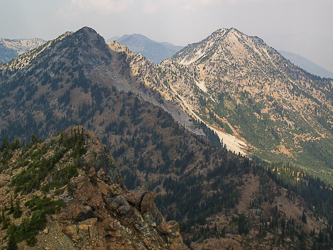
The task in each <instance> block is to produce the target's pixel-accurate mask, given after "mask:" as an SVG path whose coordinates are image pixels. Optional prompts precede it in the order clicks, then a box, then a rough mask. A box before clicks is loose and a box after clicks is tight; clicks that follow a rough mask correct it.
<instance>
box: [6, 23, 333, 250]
mask: <svg viewBox="0 0 333 250" xmlns="http://www.w3.org/2000/svg"><path fill="white" fill-rule="evenodd" d="M235 37H236V38H237V37H238V38H237V39H236V38H235ZM241 38H242V39H244V41H243V42H242V43H240V42H239V40H241ZM238 39H239V40H238ZM229 40H230V41H229ZM226 41H228V42H226ZM231 41H233V42H234V43H235V44H233V42H231ZM237 41H238V42H237ZM219 44H220V45H219ZM221 44H224V45H223V46H222V45H221ZM239 44H241V45H239ZM246 44H250V45H251V46H252V47H250V45H247V46H245V45H246ZM234 45H237V46H243V47H246V48H247V49H248V50H249V51H250V52H251V51H252V50H255V49H256V51H257V52H256V53H258V55H256V54H251V55H252V57H254V56H256V57H255V58H251V56H249V58H247V55H246V58H247V59H244V58H243V57H244V55H243V54H242V53H245V52H244V51H243V52H242V53H241V52H240V51H241V48H242V47H239V50H237V49H234V50H233V49H232V48H233V46H234ZM255 46H258V48H256V47H255ZM224 47H225V48H224ZM251 48H252V50H251ZM186 51H187V52H186ZM228 51H229V52H228ZM237 51H238V52H237ZM222 52H223V53H222ZM250 52H248V53H250ZM259 52H260V53H259ZM237 53H238V54H237ZM274 53H275V52H274V50H273V49H271V48H269V47H268V46H267V45H265V44H264V43H263V42H262V41H261V40H260V39H258V38H249V37H246V36H245V35H243V34H241V33H240V32H238V31H236V30H234V29H231V30H219V31H217V32H215V33H213V34H212V36H210V37H209V38H207V39H206V40H204V41H202V42H201V43H198V44H194V45H190V46H189V47H186V48H184V49H183V50H181V51H180V52H179V53H177V54H176V55H175V56H174V57H173V58H171V59H169V60H165V61H164V62H162V63H161V64H153V63H151V62H149V61H148V60H147V59H146V58H144V57H143V56H142V55H140V54H138V55H134V54H133V53H132V52H131V51H129V50H128V48H127V47H126V46H124V45H120V44H118V43H117V42H110V43H105V41H104V39H103V38H102V37H100V36H99V35H98V34H97V33H96V32H95V31H94V30H92V29H90V28H87V27H85V28H82V29H80V30H79V31H77V32H75V33H72V32H67V33H65V34H63V35H61V36H59V37H58V38H57V39H55V40H53V41H49V42H47V43H45V44H43V45H42V46H40V47H38V48H37V49H35V50H32V51H30V52H28V53H26V54H23V55H21V56H19V57H18V58H16V59H14V60H12V61H11V62H9V63H7V64H5V65H2V66H0V67H1V71H0V82H1V85H0V88H1V96H0V105H1V113H0V116H1V124H0V127H1V137H2V138H3V143H2V145H4V146H3V147H2V148H1V151H2V159H3V163H2V164H3V165H2V168H3V169H10V168H11V167H12V165H10V163H11V162H12V160H9V159H11V153H10V147H9V146H8V145H7V144H6V140H5V139H4V138H5V137H6V138H8V139H9V141H14V139H15V138H16V137H18V138H20V140H21V141H24V142H28V141H29V139H30V138H31V135H32V134H33V135H34V138H35V137H36V136H37V137H43V138H46V137H48V136H53V134H55V133H56V132H57V131H60V130H65V129H67V128H68V127H69V126H71V125H79V124H80V125H83V126H84V127H86V128H88V129H90V130H92V131H93V132H94V133H96V134H97V135H98V136H99V138H100V139H101V141H102V143H103V144H106V145H107V146H109V148H110V149H111V152H112V155H113V156H114V158H115V160H116V162H117V164H118V165H119V167H120V170H121V173H122V176H123V178H124V182H125V184H126V186H127V187H128V188H129V189H140V187H142V186H144V187H145V188H146V189H149V190H150V191H155V192H156V193H157V196H156V199H155V202H156V204H157V206H158V207H159V208H160V210H161V212H162V214H163V215H164V216H166V218H167V219H168V220H169V219H170V220H172V219H176V220H177V221H178V222H179V223H180V226H181V231H182V232H183V235H184V237H185V239H186V243H187V244H188V245H191V247H193V248H194V249H201V248H202V247H205V246H210V245H217V246H221V245H222V246H230V247H234V248H235V249H236V248H246V249H251V248H256V249H257V248H259V247H263V248H264V247H266V248H267V247H270V246H271V245H275V244H278V245H280V244H283V247H284V248H288V247H289V246H292V247H301V246H303V247H309V246H312V244H313V242H315V243H316V244H319V246H321V247H323V246H324V245H327V246H329V243H327V242H326V239H327V240H328V239H330V237H332V228H331V226H332V219H331V216H332V214H333V213H332V201H333V199H331V198H330V197H332V190H331V189H330V186H327V185H326V184H324V183H323V182H320V181H319V180H317V179H313V178H312V177H311V176H309V175H308V174H307V173H305V172H303V171H301V170H300V169H298V168H296V167H294V166H293V165H291V164H287V165H282V164H279V165H273V166H270V167H269V168H268V169H264V168H263V167H261V166H259V165H257V164H255V163H254V162H251V161H249V160H248V158H246V157H243V156H240V155H235V154H233V153H232V152H230V151H228V150H227V149H229V148H230V149H232V148H234V149H235V150H233V151H236V152H242V154H249V153H252V154H253V155H254V156H259V157H262V158H263V159H267V160H271V161H273V160H276V159H287V160H291V161H294V162H297V163H301V160H302V159H301V157H300V156H301V154H302V152H300V151H297V150H301V149H300V147H301V146H303V144H302V143H305V145H306V143H309V144H310V143H311V142H312V141H314V142H318V145H317V144H315V143H311V144H310V145H314V146H313V147H314V148H317V149H318V148H319V149H322V152H323V154H322V157H321V158H319V157H318V156H315V155H314V156H311V154H308V156H307V157H308V162H307V163H309V162H310V164H312V163H313V162H315V161H318V162H319V163H320V161H321V162H324V164H323V165H322V166H321V167H322V168H321V169H324V168H325V167H326V169H327V170H329V162H328V161H327V160H326V159H327V157H328V156H329V152H330V146H331V145H330V143H331V142H330V140H329V138H331V137H330V136H331V134H330V133H331V132H330V131H331V130H330V127H329V126H330V125H329V124H328V123H327V120H326V125H325V123H323V122H322V120H320V119H319V117H322V118H324V117H325V116H324V115H326V118H327V116H328V117H330V114H331V113H330V112H331V111H330V107H331V106H330V105H331V104H330V103H328V102H326V104H325V105H324V104H322V105H319V104H320V103H321V101H323V102H324V100H326V99H329V97H328V96H329V93H331V92H330V91H331V90H330V88H329V87H328V86H330V85H329V84H330V80H322V79H320V78H314V77H313V76H311V75H308V74H307V73H305V72H303V71H301V70H300V69H298V68H296V67H294V66H293V65H291V64H290V62H289V61H286V60H285V59H283V58H282V57H279V55H278V54H274ZM272 55H274V56H275V57H277V58H280V59H281V60H282V61H283V60H284V61H283V62H285V63H286V64H287V65H286V66H284V68H283V69H284V70H288V67H287V66H288V65H289V64H290V67H291V68H290V69H289V71H290V72H289V73H290V74H291V75H295V76H294V77H296V76H297V74H300V76H302V77H300V79H299V80H298V81H297V84H300V83H305V80H307V79H310V83H309V85H310V87H311V86H312V85H311V84H314V83H316V84H317V85H318V86H317V87H316V89H315V90H316V91H315V90H313V89H312V88H310V87H309V89H310V90H307V88H306V86H302V85H299V87H297V88H296V87H295V90H294V91H295V93H301V94H295V99H296V101H295V103H296V104H297V105H298V106H297V105H296V104H295V105H296V106H295V107H296V108H298V111H300V112H298V113H297V112H296V111H295V110H294V111H293V112H294V113H290V120H286V118H285V117H286V114H287V112H286V111H285V110H286V108H285V106H283V105H284V104H283V102H285V101H286V100H287V101H288V100H289V99H282V96H283V95H282V92H283V91H282V90H283V89H280V87H278V86H280V85H279V84H281V81H282V80H281V77H282V76H281V74H282V73H281V72H280V73H278V71H277V72H275V71H274V70H272V69H271V68H270V67H271V66H272V64H273V62H274V65H280V64H278V63H277V62H275V59H276V58H275V57H273V56H272ZM241 56H243V57H241ZM239 57H241V58H243V59H244V60H243V61H242V64H240V62H241V61H239ZM236 59H237V60H236ZM250 59H251V60H250ZM273 59H274V60H273ZM246 60H247V61H249V62H248V64H246V63H245V61H246ZM231 62H233V66H230V63H231ZM288 63H289V64H288ZM219 65H220V66H219ZM228 65H229V66H228ZM244 65H252V66H253V65H257V66H256V67H257V74H258V75H257V76H256V77H257V78H258V80H260V81H264V80H265V81H266V82H265V87H263V88H259V87H258V91H254V92H252V90H256V88H257V84H254V80H253V82H252V85H250V84H249V83H248V84H247V85H246V84H245V83H246V82H247V81H249V79H252V78H251V74H250V70H246V69H245V68H244V69H243V66H244ZM241 66H242V67H241ZM223 67H225V69H224V68H223ZM253 67H254V66H253ZM261 68H262V69H261ZM241 69H243V71H240V70H241ZM260 70H261V71H262V72H261V71H260ZM245 71H246V73H245ZM260 72H261V73H260ZM272 72H275V73H274V74H273V76H274V77H275V78H274V77H273V76H272V75H271V74H272ZM243 73H244V74H245V76H247V78H246V77H245V76H244V78H242V77H241V75H242V74H243ZM259 73H260V74H259ZM285 75H286V73H285ZM220 76H221V79H219V78H218V77H220ZM222 76H224V78H223V77H222ZM264 76H266V77H264ZM266 78H267V79H266ZM273 79H274V81H273ZM302 79H303V80H304V81H301V80H302ZM215 81H219V82H218V83H216V82H215ZM271 81H273V83H272V82H271ZM285 82H286V83H289V82H288V78H285ZM260 84H262V83H260ZM295 84H296V83H295ZM258 86H259V85H258ZM288 86H289V85H288ZM295 86H296V85H295ZM297 86H298V85H297ZM236 87H237V88H236ZM270 88H271V91H272V95H270V92H269V89H270ZM263 89H266V90H265V91H266V92H267V94H266V95H265V94H264V92H263V93H262V97H263V98H262V99H260V98H259V97H261V95H260V94H259V92H260V91H262V90H263ZM317 89H318V90H317ZM245 90H246V91H245ZM259 90H260V91H259ZM274 91H276V93H275V92H274ZM297 91H298V92H297ZM306 91H308V92H306ZM311 91H312V92H313V91H315V93H316V94H317V95H316V96H315V97H311V95H310V94H311V93H312V92H311ZM266 92H265V93H266ZM260 93H261V92H260ZM268 96H270V98H271V99H268ZM286 96H288V95H286ZM304 96H306V97H307V98H309V100H314V99H315V100H317V101H313V102H314V103H315V104H313V103H312V104H311V105H315V107H317V113H316V116H310V115H313V113H311V112H310V111H309V114H310V115H308V114H305V112H304V109H300V107H302V106H300V105H301V98H303V97H304ZM278 97H279V98H280V99H279V98H278ZM311 98H312V99H311ZM325 98H326V99H325ZM304 100H305V99H304ZM289 101H291V99H290V100H289ZM259 102H260V103H261V102H262V103H261V104H262V105H263V106H260V105H259V104H258V103H259ZM274 102H276V104H275V103H274ZM264 105H267V106H264ZM279 105H281V106H282V107H283V109H282V110H281V107H280V106H279ZM290 110H292V109H291V108H290ZM305 110H306V109H305ZM309 110H310V108H309ZM301 111H302V112H301ZM290 112H291V111H290ZM294 115H295V117H294ZM309 117H314V118H318V119H319V120H320V121H321V123H320V122H319V121H317V120H310V118H309ZM173 118H174V119H173ZM314 118H313V119H314ZM293 119H294V120H293ZM302 119H303V120H304V119H306V120H307V121H308V122H304V121H303V120H302ZM175 120H176V121H177V122H176V121H175ZM282 120H285V121H286V122H284V123H283V122H282ZM291 121H293V122H291ZM310 121H311V122H313V124H312V125H311V126H310V125H309V123H310ZM288 122H290V126H288V128H287V125H286V123H287V124H289V123H288ZM322 123H323V124H324V125H325V126H324V125H323V124H322ZM205 124H206V125H205ZM304 124H306V126H304V128H303V127H301V125H302V126H303V125H304ZM182 125H183V126H182ZM184 127H185V128H186V129H185V128H184ZM208 127H210V128H211V129H209V128H208ZM311 128H312V130H311ZM212 130H214V131H216V132H218V133H219V134H218V135H219V136H220V137H223V138H225V139H224V141H223V147H224V148H223V149H218V147H219V148H221V146H222V145H221V143H220V140H219V138H218V136H217V135H216V134H214V132H212ZM313 130H315V132H314V131H313ZM311 133H312V134H311ZM316 133H320V136H318V135H317V134H316ZM231 134H232V135H231ZM285 134H286V135H288V136H289V137H290V138H291V139H290V138H289V137H286V138H289V139H288V140H287V139H284V137H283V136H284V135H285ZM204 135H206V136H205V137H204ZM312 136H313V138H312ZM314 136H316V137H314ZM206 138H209V139H210V141H208V140H207V139H206ZM292 138H296V139H295V140H294V144H293V143H292ZM259 139H260V140H259ZM261 140H262V142H261ZM285 140H286V142H285ZM272 141H273V142H272ZM287 142H289V143H290V145H291V146H292V147H294V148H295V149H294V148H288V145H289V144H287ZM323 143H325V144H327V145H324V146H323V147H321V145H320V144H323ZM6 145H7V146H6ZM225 145H226V147H227V149H226V148H225ZM242 145H243V146H244V145H247V147H245V148H242V147H241V146H242ZM283 145H284V146H283ZM283 147H285V148H286V149H287V150H289V151H290V155H288V154H285V152H286V151H284V150H283ZM296 149H297V150H296ZM237 150H239V151H237ZM303 150H304V151H303V153H304V154H305V153H306V147H305V149H303ZM293 154H295V156H294V155H293ZM327 155H328V156H327ZM82 156H83V155H81V156H80V155H79V157H78V159H77V160H78V161H79V162H80V157H82ZM316 157H317V158H316ZM8 160H9V161H8ZM326 161H327V162H326ZM305 166H309V165H307V164H305ZM311 167H312V165H311ZM313 169H314V168H313ZM8 172H9V171H8ZM105 172H107V171H105ZM17 174H19V173H14V176H12V177H10V176H9V175H8V173H7V172H6V175H5V176H6V178H9V179H12V178H16V176H17ZM324 177H327V176H324ZM297 180H298V182H297ZM44 185H47V183H43V184H40V187H43V186H44ZM67 185H68V184H67ZM11 191H13V190H11ZM315 192H316V194H317V195H315V196H313V194H314V193H315ZM7 202H8V197H7ZM306 218H307V223H305V222H306ZM325 223H326V225H329V226H326V225H325ZM7 235H9V234H7ZM204 239H206V241H203V240H204ZM286 242H287V243H286ZM285 243H286V244H287V245H284V244H285ZM218 249H221V247H219V248H218Z"/></svg>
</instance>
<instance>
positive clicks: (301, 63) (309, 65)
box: [279, 50, 333, 78]
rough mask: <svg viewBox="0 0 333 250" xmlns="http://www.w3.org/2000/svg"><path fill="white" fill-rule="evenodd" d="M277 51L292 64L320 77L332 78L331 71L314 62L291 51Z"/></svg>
mask: <svg viewBox="0 0 333 250" xmlns="http://www.w3.org/2000/svg"><path fill="white" fill-rule="evenodd" d="M279 53H280V54H281V55H283V56H284V57H285V58H287V59H289V60H290V61H291V62H292V63H293V64H295V65H297V66H298V67H300V68H302V69H304V70H306V71H307V72H309V73H311V74H314V75H317V76H320V77H327V78H333V73H332V72H330V71H328V70H326V69H324V68H322V67H320V66H319V65H317V64H315V63H314V62H312V61H310V60H308V59H306V58H304V57H302V56H300V55H297V54H294V53H291V52H287V51H282V50H279Z"/></svg>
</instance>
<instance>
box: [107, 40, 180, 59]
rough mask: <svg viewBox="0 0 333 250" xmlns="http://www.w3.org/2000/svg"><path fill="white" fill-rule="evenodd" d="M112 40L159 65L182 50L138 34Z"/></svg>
mask: <svg viewBox="0 0 333 250" xmlns="http://www.w3.org/2000/svg"><path fill="white" fill-rule="evenodd" d="M109 40H110V39H109ZM109 40H108V41H109ZM114 40H117V42H118V43H120V44H123V45H125V46H126V47H128V48H129V49H130V50H131V51H132V52H133V53H134V54H138V53H141V54H142V55H143V56H144V57H146V58H147V59H148V60H150V61H152V62H153V63H160V62H162V61H163V60H165V59H167V58H170V57H171V56H172V55H174V54H175V53H176V52H178V51H179V50H181V49H182V48H183V46H175V45H173V44H171V43H159V42H155V41H153V40H151V39H149V38H148V37H145V36H143V35H140V34H132V35H124V36H122V37H120V38H116V39H114ZM111 41H112V40H111ZM111 41H110V42H111Z"/></svg>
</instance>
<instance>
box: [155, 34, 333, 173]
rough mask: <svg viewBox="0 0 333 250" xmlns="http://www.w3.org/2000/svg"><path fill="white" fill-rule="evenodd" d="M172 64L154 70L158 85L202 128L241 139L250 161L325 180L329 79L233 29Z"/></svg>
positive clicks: (183, 53)
mask: <svg viewBox="0 0 333 250" xmlns="http://www.w3.org/2000/svg"><path fill="white" fill-rule="evenodd" d="M171 60H172V61H165V62H163V63H162V65H160V68H158V69H156V70H157V71H160V72H163V74H161V75H160V81H162V82H164V84H165V85H166V86H170V87H169V88H171V89H172V90H174V91H175V95H176V96H179V98H178V99H180V100H182V102H184V103H187V104H188V105H187V108H190V109H191V112H192V113H195V114H196V115H197V116H199V117H200V119H202V120H204V121H205V122H206V124H208V125H210V126H213V127H215V128H216V129H218V130H221V131H224V132H227V133H230V134H232V135H234V136H236V137H237V138H239V139H241V140H242V141H244V142H245V143H246V144H247V145H248V148H247V151H248V152H249V153H251V154H253V155H254V156H258V157H260V158H262V159H266V160H268V161H274V160H275V161H277V160H285V161H292V162H295V163H297V164H300V165H304V166H307V167H309V166H311V167H314V168H315V169H316V170H315V171H318V170H319V169H320V170H322V169H325V171H327V172H325V173H324V174H323V176H324V175H328V176H326V177H327V178H330V177H329V176H330V174H331V169H332V165H331V164H330V160H329V159H330V158H331V156H332V149H333V145H332V143H331V138H332V121H333V113H332V80H331V79H321V78H319V77H315V76H313V75H310V74H308V73H306V72H304V71H302V70H301V69H299V68H298V67H296V66H294V65H293V64H291V63H290V61H288V60H286V59H285V58H283V57H282V56H281V55H280V54H279V53H278V52H277V51H275V50H274V49H273V48H271V47H269V46H268V45H266V44H265V43H264V42H263V41H262V40H261V39H259V38H257V37H249V36H246V35H245V34H243V33H241V32H239V31H237V30H236V29H233V28H232V29H222V30H218V31H216V32H214V33H213V34H212V35H211V36H209V37H208V38H207V39H205V40H203V41H201V42H199V43H196V44H192V45H189V46H187V47H186V48H184V49H183V50H181V51H179V52H178V53H177V54H175V55H174V56H173V57H172V59H171ZM184 72H186V73H184ZM184 75H185V77H184ZM227 146H228V145H227ZM319 151H321V152H322V153H321V154H318V152H319ZM236 152H237V151H236ZM322 166H324V167H323V168H321V167H322ZM315 171H314V172H315Z"/></svg>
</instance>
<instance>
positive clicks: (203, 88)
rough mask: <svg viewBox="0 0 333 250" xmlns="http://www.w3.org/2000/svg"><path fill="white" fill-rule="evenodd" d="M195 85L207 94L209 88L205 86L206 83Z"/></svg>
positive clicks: (201, 82) (200, 82)
mask: <svg viewBox="0 0 333 250" xmlns="http://www.w3.org/2000/svg"><path fill="white" fill-rule="evenodd" d="M195 83H196V84H197V86H198V87H199V88H200V89H201V90H202V91H203V92H205V93H207V88H206V85H205V81H199V82H198V81H195Z"/></svg>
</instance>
